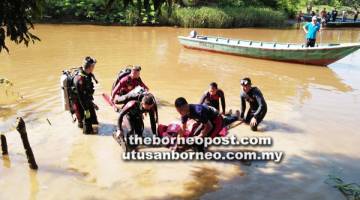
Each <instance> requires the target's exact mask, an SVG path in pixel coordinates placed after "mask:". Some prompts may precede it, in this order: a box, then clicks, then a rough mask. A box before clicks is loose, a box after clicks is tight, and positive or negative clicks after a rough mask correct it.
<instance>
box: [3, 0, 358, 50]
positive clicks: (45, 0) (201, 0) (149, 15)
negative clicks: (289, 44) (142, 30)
mask: <svg viewBox="0 0 360 200" xmlns="http://www.w3.org/2000/svg"><path fill="white" fill-rule="evenodd" d="M308 5H311V6H312V8H313V9H315V8H319V7H316V5H327V6H332V7H342V8H346V9H352V8H355V7H358V6H359V0H2V1H1V3H0V23H1V24H0V52H1V50H3V49H5V50H8V49H7V47H6V44H5V38H6V37H8V38H9V39H10V40H11V41H14V42H15V43H24V44H25V45H28V43H29V42H34V41H36V40H39V38H37V37H36V36H34V35H32V34H31V32H30V29H32V28H33V25H32V22H33V21H34V20H35V21H37V22H45V23H48V22H55V23H57V22H60V23H64V22H71V23H74V22H78V23H100V24H121V25H170V26H182V27H208V28H229V27H273V26H283V25H285V24H286V19H289V18H293V17H294V16H295V14H296V12H297V11H298V10H305V9H306V7H307V6H308ZM343 6H350V7H351V8H349V7H343ZM332 7H328V8H332Z"/></svg>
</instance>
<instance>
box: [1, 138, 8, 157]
mask: <svg viewBox="0 0 360 200" xmlns="http://www.w3.org/2000/svg"><path fill="white" fill-rule="evenodd" d="M0 137H1V150H2V155H8V147H7V142H6V137H5V135H3V134H1V135H0Z"/></svg>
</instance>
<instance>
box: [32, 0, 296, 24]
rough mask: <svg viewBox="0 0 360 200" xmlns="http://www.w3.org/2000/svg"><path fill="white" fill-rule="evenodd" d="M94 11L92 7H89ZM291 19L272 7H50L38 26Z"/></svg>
mask: <svg viewBox="0 0 360 200" xmlns="http://www.w3.org/2000/svg"><path fill="white" fill-rule="evenodd" d="M90 7H91V5H90ZM287 19H288V16H287V14H286V13H285V12H283V11H277V10H274V9H272V8H269V7H251V6H250V7H239V6H199V7H181V6H179V5H172V6H170V7H169V6H166V5H165V6H162V7H161V9H159V10H158V11H157V12H155V11H151V12H150V11H149V12H144V11H143V10H142V11H139V10H138V9H135V8H134V7H129V8H128V9H126V10H124V9H122V8H114V9H113V10H110V11H108V12H107V11H106V10H104V9H100V8H97V7H94V8H87V10H81V9H75V8H71V7H70V8H62V7H61V6H55V5H51V4H50V5H47V7H45V8H44V12H43V15H42V17H40V18H36V19H35V22H37V23H61V24H68V23H72V24H81V23H84V24H96V25H126V26H178V27H186V28H240V27H286V26H287V25H289V24H288V22H287Z"/></svg>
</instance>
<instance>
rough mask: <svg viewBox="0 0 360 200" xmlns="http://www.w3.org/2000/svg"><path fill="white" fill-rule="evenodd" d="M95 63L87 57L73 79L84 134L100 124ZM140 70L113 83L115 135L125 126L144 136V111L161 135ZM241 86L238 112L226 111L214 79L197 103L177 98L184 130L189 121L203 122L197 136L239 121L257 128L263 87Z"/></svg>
mask: <svg viewBox="0 0 360 200" xmlns="http://www.w3.org/2000/svg"><path fill="white" fill-rule="evenodd" d="M95 65H96V60H95V59H94V58H91V57H86V58H85V61H84V64H83V65H82V66H81V67H80V68H79V70H78V71H77V72H76V74H75V75H74V78H73V85H74V89H73V91H74V92H73V94H72V95H71V98H72V101H71V102H72V103H71V104H72V108H73V111H74V113H75V115H76V118H77V121H78V126H79V128H83V132H84V134H91V133H93V129H92V125H96V124H98V119H97V115H96V110H98V109H99V108H98V106H97V105H96V104H95V103H94V98H93V95H94V91H95V90H94V84H93V80H95V81H96V79H95V77H94V75H93V72H94V68H95ZM140 72H141V67H140V66H132V67H131V68H130V69H128V73H126V74H123V75H120V76H122V77H120V78H119V77H118V78H119V80H117V82H116V83H115V84H114V86H113V89H112V92H111V98H110V101H111V103H112V104H113V105H115V106H116V108H117V109H118V112H119V118H118V123H117V125H118V131H117V132H116V133H115V135H114V136H115V137H124V126H126V128H127V130H128V131H129V133H133V134H138V135H140V136H142V134H143V131H144V122H143V115H144V114H148V115H149V118H150V124H151V130H152V132H153V134H154V135H158V128H157V124H158V121H159V116H158V108H157V103H156V99H155V97H154V96H153V95H152V94H151V93H150V89H149V87H147V86H146V85H145V83H144V82H143V81H142V80H141V78H140ZM240 85H241V87H242V91H241V95H240V100H241V109H240V111H236V114H232V112H231V111H230V112H227V110H226V99H225V94H224V91H223V90H221V89H220V88H218V85H217V83H215V82H212V83H210V85H209V88H208V90H207V91H206V92H204V94H203V95H202V97H201V100H200V102H199V103H198V104H190V103H188V101H187V100H186V99H185V98H184V97H179V98H177V99H176V100H175V102H174V106H175V108H176V110H177V112H178V113H179V114H180V117H181V123H182V129H183V130H185V129H186V124H187V121H188V120H194V121H196V122H197V123H199V124H201V126H200V127H201V128H199V129H198V130H197V132H196V133H194V136H196V137H217V136H218V134H219V132H220V131H221V129H222V128H223V127H224V126H228V125H229V124H231V123H233V122H235V121H238V120H239V121H243V122H245V123H247V124H249V125H250V127H251V129H252V130H253V131H256V130H257V127H258V125H259V124H260V123H261V122H262V120H263V119H264V117H265V115H266V112H267V104H266V101H265V99H264V97H263V95H262V93H261V91H260V89H259V88H257V87H254V86H253V85H252V82H251V80H250V78H243V79H242V80H241V81H240ZM246 102H248V104H249V109H248V111H247V114H246V115H245V111H246V107H247V106H246ZM220 105H221V109H220Z"/></svg>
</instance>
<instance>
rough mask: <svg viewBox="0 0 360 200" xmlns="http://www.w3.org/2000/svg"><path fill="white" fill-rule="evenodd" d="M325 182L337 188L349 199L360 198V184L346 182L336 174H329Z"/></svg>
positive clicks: (356, 199)
mask: <svg viewBox="0 0 360 200" xmlns="http://www.w3.org/2000/svg"><path fill="white" fill-rule="evenodd" d="M325 183H327V184H329V185H331V186H333V187H335V188H337V189H338V190H339V191H340V192H341V193H342V194H343V195H344V196H345V197H346V199H348V200H359V199H360V185H359V184H357V183H345V182H344V181H343V180H342V179H341V178H340V177H338V176H335V175H329V177H328V178H327V179H326V180H325Z"/></svg>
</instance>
